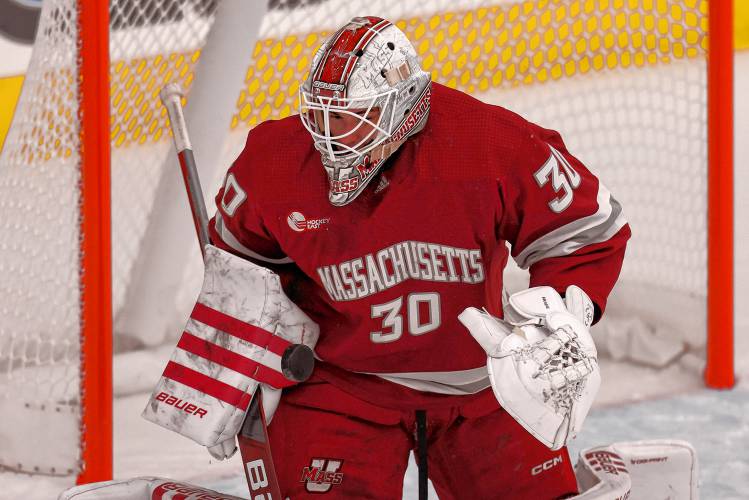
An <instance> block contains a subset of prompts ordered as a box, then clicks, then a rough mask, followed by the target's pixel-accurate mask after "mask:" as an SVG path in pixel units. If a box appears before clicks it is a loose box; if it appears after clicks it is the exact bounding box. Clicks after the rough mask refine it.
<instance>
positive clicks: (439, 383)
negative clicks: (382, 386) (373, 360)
mask: <svg viewBox="0 0 749 500" xmlns="http://www.w3.org/2000/svg"><path fill="white" fill-rule="evenodd" d="M367 375H376V376H378V377H380V378H382V379H385V380H387V381H389V382H393V383H395V384H398V385H403V386H405V387H408V388H410V389H416V390H417V391H423V392H434V393H437V394H454V395H465V394H476V393H477V392H479V391H482V390H484V389H486V388H487V387H489V386H490V385H491V383H490V382H489V372H488V371H487V369H486V366H480V367H478V368H472V369H470V370H460V371H451V372H409V373H367Z"/></svg>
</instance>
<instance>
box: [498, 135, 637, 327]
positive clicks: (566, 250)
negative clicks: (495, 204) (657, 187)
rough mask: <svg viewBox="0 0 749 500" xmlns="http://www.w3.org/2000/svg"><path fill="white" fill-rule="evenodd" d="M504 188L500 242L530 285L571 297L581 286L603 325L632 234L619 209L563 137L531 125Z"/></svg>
mask: <svg viewBox="0 0 749 500" xmlns="http://www.w3.org/2000/svg"><path fill="white" fill-rule="evenodd" d="M499 189H500V197H501V200H502V204H503V207H502V208H503V210H502V212H501V213H502V215H501V220H500V221H499V232H500V237H501V238H502V239H504V240H507V241H508V242H509V243H510V245H511V246H512V250H511V254H512V257H513V258H514V259H515V261H516V262H517V264H518V265H519V266H520V267H521V268H523V269H529V271H530V286H541V285H548V286H551V287H553V288H554V289H556V290H557V291H559V292H560V293H561V294H564V291H565V289H566V288H567V286H569V285H578V286H579V287H581V288H582V289H583V290H585V292H586V293H587V294H588V295H589V296H590V298H591V300H592V301H593V302H594V304H595V305H596V317H595V321H597V320H598V319H599V318H600V315H601V314H602V313H603V311H604V309H605V307H606V300H607V298H608V295H609V293H610V292H611V289H612V288H613V287H614V284H615V282H616V280H617V278H618V277H619V272H620V271H621V267H622V262H623V259H624V251H625V247H626V244H627V240H628V239H629V237H630V234H631V233H630V229H629V225H628V223H627V221H626V219H625V218H624V215H623V213H622V207H621V205H620V204H619V202H618V201H617V200H616V199H615V198H614V197H613V196H612V194H611V193H610V192H609V190H608V189H607V188H606V186H605V185H604V184H603V183H602V182H601V181H600V180H599V179H598V178H597V177H596V176H595V175H593V174H592V173H591V172H590V171H589V170H588V169H587V168H586V167H585V166H584V165H583V164H582V163H581V162H580V161H579V160H578V159H577V158H575V157H574V156H572V155H571V154H570V153H569V152H568V151H567V148H566V147H565V145H564V142H563V141H562V138H561V137H560V135H559V134H558V133H557V132H555V131H553V130H547V129H544V128H542V127H539V126H536V125H533V124H530V123H527V129H526V130H525V132H524V134H523V137H522V140H521V141H520V146H519V147H518V148H517V149H516V155H514V162H513V165H512V167H511V169H510V170H509V171H508V172H507V175H506V177H504V178H503V179H501V180H500V187H499Z"/></svg>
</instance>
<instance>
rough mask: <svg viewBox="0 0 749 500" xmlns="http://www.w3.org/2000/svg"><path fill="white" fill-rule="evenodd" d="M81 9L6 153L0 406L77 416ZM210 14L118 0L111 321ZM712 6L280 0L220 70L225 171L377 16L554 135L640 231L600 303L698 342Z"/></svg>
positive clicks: (48, 46)
mask: <svg viewBox="0 0 749 500" xmlns="http://www.w3.org/2000/svg"><path fill="white" fill-rule="evenodd" d="M73 4H74V2H73V0H50V1H47V2H45V4H44V12H43V18H42V20H41V22H40V30H39V35H38V39H37V42H36V44H35V47H34V55H33V59H32V62H31V66H30V68H29V70H28V72H27V78H26V81H25V84H24V90H23V94H22V98H21V101H20V103H19V105H18V107H17V109H16V113H15V117H14V123H13V126H12V128H11V131H10V134H9V136H8V138H7V139H6V141H5V147H4V149H3V151H2V156H0V277H1V279H0V293H2V295H3V297H4V298H5V300H4V303H3V305H2V306H0V310H1V311H0V312H2V314H0V410H3V409H4V408H3V407H2V405H6V406H7V405H10V404H11V402H13V403H14V404H15V403H17V402H19V401H18V394H23V395H24V397H23V398H22V400H23V401H22V403H25V402H33V403H34V404H37V405H42V404H47V405H50V404H51V405H53V406H54V405H66V406H70V407H72V408H74V409H75V408H77V404H78V400H79V399H78V395H77V385H78V383H77V378H78V356H79V345H78V342H79V340H78V331H79V323H80V319H79V286H80V285H79V273H80V270H79V268H78V267H79V266H78V262H79V252H78V240H79V234H78V229H77V228H78V189H77V187H78V170H77V168H78V163H79V158H78V134H79V131H78V129H77V124H78V119H77V115H78V111H77V107H76V106H77V105H76V99H77V95H78V93H77V89H76V81H77V79H76V69H77V60H76V46H77V39H76V30H75V27H76V13H75V8H74V5H73ZM215 10H216V2H215V1H209V0H191V1H177V0H169V1H164V0H161V1H158V0H112V1H111V2H110V12H111V27H112V30H111V33H110V57H111V67H110V78H111V83H110V86H111V111H112V118H111V125H112V126H111V144H112V215H113V258H114V264H113V275H114V283H113V291H114V310H115V314H118V313H119V311H120V310H121V309H122V308H123V307H126V306H127V304H125V303H124V301H125V297H126V296H127V295H128V293H130V292H128V290H127V287H128V285H129V283H130V277H131V276H132V275H133V271H134V269H135V268H136V267H137V263H138V260H139V259H140V258H141V257H142V256H141V255H140V253H139V252H140V248H141V242H142V239H143V236H144V234H145V229H146V226H147V221H148V218H149V214H151V213H152V212H153V210H155V209H157V207H155V206H154V195H155V192H156V185H157V182H158V179H159V178H160V176H161V172H162V169H163V165H162V164H163V163H164V159H165V158H166V156H167V154H168V152H169V151H170V148H171V143H170V140H169V137H168V135H169V134H168V129H167V128H166V114H165V112H164V110H163V109H162V107H161V105H160V103H159V102H158V91H159V90H160V88H161V86H162V85H163V84H165V83H167V82H173V81H174V82H178V83H180V84H181V86H182V87H183V88H186V89H189V88H190V86H191V84H192V82H193V76H194V70H195V63H196V62H197V60H198V57H199V55H200V50H201V47H202V46H203V44H204V43H205V40H206V36H207V35H208V32H209V30H210V28H211V25H212V22H213V19H214V14H215ZM706 12H707V1H706V0H527V1H517V0H495V1H489V0H459V1H448V0H430V1H425V2H402V1H395V0H392V1H388V0H379V1H375V2H364V1H363V0H356V1H343V0H308V1H304V0H286V1H284V0H273V1H271V2H270V11H269V12H268V14H267V15H266V16H265V18H264V19H263V24H262V28H261V31H260V33H259V35H258V40H259V41H258V42H257V44H256V46H255V51H254V55H253V57H252V60H250V61H232V62H231V63H232V64H241V65H243V66H244V67H246V72H245V80H244V85H243V89H242V90H241V91H240V92H239V95H237V98H236V110H235V113H234V115H233V117H232V119H231V123H229V124H227V125H226V135H227V144H226V150H227V151H228V154H227V157H226V158H225V160H224V162H223V164H224V166H228V164H229V162H230V161H231V160H232V159H233V158H232V157H233V155H234V154H236V152H237V149H238V148H241V145H242V143H243V140H244V137H245V135H246V132H247V130H248V129H249V128H251V127H253V126H254V125H256V124H257V123H259V122H260V121H263V120H266V119H270V118H278V117H284V116H288V115H290V114H293V113H295V112H296V108H297V102H296V99H297V90H298V85H299V82H300V81H301V80H302V79H303V77H304V76H305V73H306V71H307V68H308V65H309V63H310V62H311V59H312V55H313V54H314V51H315V49H316V48H317V46H318V45H319V44H320V43H321V42H322V40H323V39H324V38H325V37H326V36H327V35H329V34H330V33H331V32H332V31H333V30H335V29H336V28H337V27H338V26H340V25H341V24H342V23H344V22H345V21H347V20H348V19H350V18H351V17H354V16H358V15H363V14H366V15H380V16H382V17H386V18H388V19H390V20H392V21H394V22H396V24H397V25H398V26H399V27H400V28H401V29H403V30H404V31H405V32H406V34H407V35H408V37H409V38H410V39H411V40H412V41H413V43H414V46H415V47H416V49H417V52H418V53H419V54H420V56H421V57H422V59H423V66H424V68H425V69H426V70H428V71H431V72H432V75H433V78H434V79H435V80H437V81H440V82H442V83H445V84H447V85H449V86H453V87H457V88H459V89H461V90H463V91H465V92H468V93H471V94H473V95H475V96H476V97H478V98H479V99H482V100H485V101H487V102H492V103H496V104H500V105H503V106H505V107H508V108H510V109H513V110H515V111H517V112H519V113H521V114H523V115H525V116H526V117H528V118H529V119H531V120H533V121H535V122H537V123H539V124H541V125H544V126H547V127H549V128H554V129H557V130H559V131H560V132H561V133H562V135H563V137H564V138H565V141H566V142H567V144H568V146H569V149H570V150H571V151H572V152H573V154H575V155H576V156H578V157H579V158H580V159H581V160H583V162H584V163H586V164H587V165H588V166H590V167H591V168H592V169H593V170H594V171H596V172H597V173H599V174H600V177H601V178H602V179H603V181H604V182H605V183H606V184H607V186H608V187H609V188H610V189H611V191H612V192H613V193H614V195H615V196H616V197H617V198H618V199H619V200H620V201H621V202H622V205H623V206H624V209H625V214H626V216H627V218H628V219H629V221H630V222H631V224H632V228H633V233H634V236H633V239H632V242H631V245H630V247H629V249H628V255H627V259H626V263H625V268H624V271H623V275H622V286H621V287H620V291H621V293H618V294H617V295H619V297H614V299H613V300H612V308H611V311H610V312H611V313H612V315H613V316H616V315H617V313H618V314H619V315H622V316H629V315H632V314H639V313H637V312H634V313H633V312H632V311H633V310H634V311H637V310H640V309H641V310H642V311H644V312H643V313H642V315H643V317H661V318H662V317H664V316H672V317H673V316H678V317H677V318H675V319H676V320H677V321H676V325H675V326H674V327H672V328H671V331H673V332H676V333H674V336H675V338H678V339H686V340H688V341H689V342H690V343H691V344H692V345H695V346H699V345H701V344H703V343H704V314H703V313H702V311H703V310H704V296H705V292H704V289H705V282H706V273H705V262H706V217H705V214H706V195H705V189H706V188H705V186H706V156H707V153H706V151H707V142H706V135H707V126H706V76H705V50H706V46H707V38H706V30H707V26H706ZM172 167H173V166H172ZM221 170H223V167H222V168H221ZM204 181H205V179H204ZM206 191H207V193H206V194H207V195H208V196H209V197H210V196H212V194H213V193H212V192H211V190H210V189H206ZM162 202H174V203H180V204H184V201H183V200H181V199H180V200H159V203H162ZM126 292H127V293H126ZM684 304H687V305H688V308H687V307H685V306H684ZM677 305H678V306H680V307H684V308H683V309H679V310H678V311H679V312H678V313H677V314H673V313H671V314H670V315H664V314H663V312H662V308H663V307H666V308H669V307H670V308H671V310H672V311H673V307H676V306H677ZM687 313H688V314H687ZM678 320H681V322H679V321H678ZM177 333H178V332H176V331H175V332H174V335H176V334H177ZM18 462H19V459H16V458H13V459H6V458H5V457H4V456H2V455H0V465H12V466H13V467H17V468H21V469H29V467H28V465H27V464H21V465H20V466H19V465H18ZM71 468H72V466H71Z"/></svg>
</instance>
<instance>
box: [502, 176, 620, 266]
mask: <svg viewBox="0 0 749 500" xmlns="http://www.w3.org/2000/svg"><path fill="white" fill-rule="evenodd" d="M596 201H597V202H598V211H596V213H594V214H593V215H589V216H587V217H582V218H580V219H577V220H574V221H572V222H570V223H568V224H565V225H564V226H562V227H559V228H557V229H555V230H553V231H551V232H549V233H547V234H545V235H543V236H541V237H540V238H538V239H537V240H535V241H533V242H532V243H530V244H529V245H528V246H527V247H525V248H524V249H523V251H522V252H520V253H519V254H518V255H517V256H516V257H515V262H517V264H518V266H520V267H521V268H522V269H527V268H529V267H530V266H532V265H533V264H535V263H536V262H538V261H540V260H543V259H548V258H550V257H560V256H562V255H570V254H572V253H575V252H576V251H578V250H580V249H581V248H584V247H586V246H588V245H593V244H596V243H603V242H604V241H608V240H609V239H611V238H612V237H613V236H614V235H615V234H616V233H618V232H619V230H620V229H621V228H622V227H624V225H626V224H627V220H626V219H625V218H624V214H622V207H621V205H620V204H619V202H618V201H616V199H614V197H613V196H611V193H610V192H609V190H608V189H607V188H606V186H604V185H603V183H602V182H600V181H599V183H598V196H597V197H596Z"/></svg>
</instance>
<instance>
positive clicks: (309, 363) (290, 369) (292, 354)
mask: <svg viewBox="0 0 749 500" xmlns="http://www.w3.org/2000/svg"><path fill="white" fill-rule="evenodd" d="M314 368H315V355H314V354H313V353H312V349H310V348H309V347H307V346H306V345H304V344H292V345H290V346H289V347H287V348H286V350H285V351H284V352H283V356H281V371H282V372H283V374H284V377H286V378H288V379H290V380H295V381H297V382H304V381H305V380H307V379H308V378H309V376H310V375H312V370H313V369H314Z"/></svg>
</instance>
